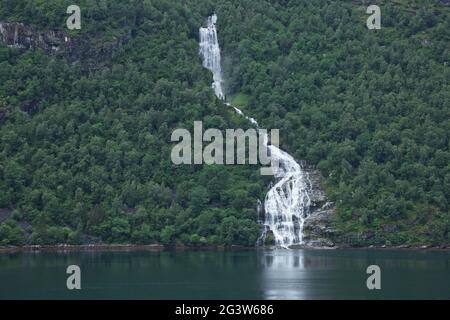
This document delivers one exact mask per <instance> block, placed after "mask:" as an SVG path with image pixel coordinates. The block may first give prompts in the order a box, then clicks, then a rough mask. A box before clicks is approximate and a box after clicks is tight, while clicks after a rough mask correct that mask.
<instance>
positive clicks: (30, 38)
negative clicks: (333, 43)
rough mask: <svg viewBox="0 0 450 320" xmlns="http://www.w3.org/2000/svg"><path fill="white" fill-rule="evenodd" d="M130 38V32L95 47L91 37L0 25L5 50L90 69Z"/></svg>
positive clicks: (18, 24) (10, 23) (14, 25)
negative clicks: (58, 58) (29, 51)
mask: <svg viewBox="0 0 450 320" xmlns="http://www.w3.org/2000/svg"><path fill="white" fill-rule="evenodd" d="M130 38H131V31H130V32H126V33H125V34H124V35H122V36H120V37H115V38H112V39H111V40H109V41H101V44H96V39H95V38H92V37H86V36H83V37H82V36H75V37H72V36H70V35H68V34H67V33H65V32H64V31H59V30H50V31H40V30H37V29H35V28H34V27H32V26H27V25H24V24H23V23H17V22H0V42H3V43H4V44H6V45H7V46H9V47H13V48H17V49H33V50H37V49H39V50H43V51H45V52H46V53H47V54H61V55H62V56H64V57H65V58H67V59H68V60H69V61H72V62H73V61H80V62H81V63H82V64H83V65H84V66H87V67H89V68H92V67H95V66H96V65H97V64H98V63H99V62H102V61H105V60H107V59H110V58H112V57H113V56H114V54H115V53H116V52H117V50H118V48H119V47H120V46H121V45H123V44H125V43H126V42H128V40H129V39H130Z"/></svg>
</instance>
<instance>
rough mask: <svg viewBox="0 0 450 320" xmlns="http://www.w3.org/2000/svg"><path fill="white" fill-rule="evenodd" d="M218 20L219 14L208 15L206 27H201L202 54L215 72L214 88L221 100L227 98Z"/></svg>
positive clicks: (213, 72)
mask: <svg viewBox="0 0 450 320" xmlns="http://www.w3.org/2000/svg"><path fill="white" fill-rule="evenodd" d="M216 22H217V15H215V14H214V15H212V16H210V17H208V21H207V26H206V28H203V27H202V28H200V54H201V55H202V58H203V59H202V60H203V66H204V67H205V68H206V69H208V70H210V71H211V72H212V74H213V80H214V82H213V84H212V88H213V89H214V92H215V94H216V96H217V97H218V98H219V99H220V100H225V95H224V94H223V89H222V81H223V77H222V67H221V57H220V47H219V41H218V40H217V29H216Z"/></svg>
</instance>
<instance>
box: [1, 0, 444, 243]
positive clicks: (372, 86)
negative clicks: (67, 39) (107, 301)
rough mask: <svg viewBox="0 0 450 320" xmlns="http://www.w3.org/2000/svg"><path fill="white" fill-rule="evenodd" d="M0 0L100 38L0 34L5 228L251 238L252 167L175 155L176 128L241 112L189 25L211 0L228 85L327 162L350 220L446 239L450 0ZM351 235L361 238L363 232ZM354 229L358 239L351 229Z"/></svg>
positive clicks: (415, 237) (23, 238)
mask: <svg viewBox="0 0 450 320" xmlns="http://www.w3.org/2000/svg"><path fill="white" fill-rule="evenodd" d="M76 2H77V4H78V5H79V6H80V8H81V9H82V29H81V30H73V31H68V30H66V28H65V22H66V19H67V14H66V8H67V6H68V5H70V4H73V1H62V0H59V1H58V0H39V1H37V0H0V21H19V22H23V23H25V24H27V25H32V26H34V27H36V28H38V29H39V30H54V29H57V30H65V32H67V33H68V34H70V35H71V36H72V37H79V38H85V39H88V40H89V41H90V43H91V45H92V46H95V45H98V44H99V43H102V42H105V41H109V40H110V39H111V38H114V37H120V36H121V35H123V34H127V33H129V34H131V38H130V39H129V41H127V42H126V43H125V44H123V46H121V47H120V49H119V50H117V52H116V54H115V55H114V57H113V58H111V59H108V60H104V61H99V62H98V64H97V65H96V66H95V68H91V67H90V68H86V67H85V66H84V64H83V61H75V62H74V61H70V59H67V57H65V56H64V54H58V55H48V54H45V53H44V52H41V51H39V50H35V51H31V50H30V51H26V50H18V49H16V48H10V47H7V46H5V45H2V44H0V146H1V148H0V191H1V192H0V219H1V220H0V222H2V223H1V225H0V244H3V245H10V244H12V245H20V244H26V243H33V244H57V243H73V244H78V243H86V242H96V241H103V242H112V243H129V242H132V243H142V244H148V243H164V244H176V243H183V244H189V245H206V244H213V245H214V244H226V245H231V244H239V245H254V244H255V242H256V239H257V237H258V236H259V234H260V227H259V225H258V224H257V218H258V217H257V213H256V203H257V200H258V199H263V197H264V194H265V192H266V191H267V187H268V185H269V183H270V178H267V177H266V178H264V177H262V176H260V174H259V170H258V168H257V167H256V166H207V165H204V166H202V165H196V166H175V165H173V164H172V163H171V161H170V151H171V147H172V146H173V144H171V143H170V135H171V133H172V131H173V129H175V128H180V127H182V128H192V126H193V121H194V120H203V122H204V126H205V127H215V128H221V129H225V128H237V127H241V128H242V127H245V126H248V123H246V121H245V120H244V119H242V118H240V117H238V116H237V115H235V114H234V112H233V111H232V110H230V108H227V107H226V106H224V105H223V103H221V102H220V101H218V100H217V99H216V98H215V96H214V93H213V91H212V90H211V82H212V79H211V78H212V76H211V74H210V73H209V72H208V71H207V70H205V69H204V68H203V67H202V65H201V61H200V58H199V55H198V28H199V27H200V26H201V25H203V24H204V22H205V17H207V16H208V15H210V14H211V13H213V12H216V13H217V14H218V16H219V21H218V29H219V41H220V42H221V47H222V49H223V60H224V61H223V62H224V69H225V78H226V84H225V85H226V87H227V94H228V97H229V98H230V99H231V100H232V101H233V103H235V104H237V105H239V106H240V107H242V109H243V110H244V111H246V112H247V113H249V114H251V115H252V116H255V118H257V119H258V120H259V121H260V123H261V124H262V126H263V127H266V128H279V129H280V133H281V143H282V146H283V148H285V149H286V150H289V152H290V153H291V154H293V155H294V156H295V158H297V159H306V160H307V161H308V162H309V163H310V164H312V165H315V166H317V168H318V169H320V170H321V172H322V173H323V175H324V176H325V182H326V189H327V193H328V195H329V197H330V198H331V200H332V201H334V202H335V203H336V205H337V214H336V221H335V224H336V228H338V229H339V230H340V231H341V232H342V234H344V235H345V234H349V233H352V232H366V233H371V234H373V235H374V236H372V237H370V238H369V239H368V240H364V241H363V240H354V239H349V241H350V240H351V241H353V242H352V243H353V244H355V245H367V244H403V243H411V244H438V243H443V242H450V233H449V232H450V212H449V195H450V152H449V143H450V142H449V132H450V121H449V120H450V71H449V65H448V64H449V63H450V61H449V60H450V8H449V7H448V6H446V5H445V4H444V1H425V0H422V1H406V0H402V1H400V0H399V1H377V3H378V4H379V5H380V6H381V8H382V28H381V30H368V29H367V28H366V19H367V17H368V15H367V14H366V13H365V9H366V7H367V5H368V4H367V2H366V1H359V2H358V1H327V0H316V1H307V0H297V1H288V0H279V1H269V0H261V1H251V0H226V1H212V0H199V1H176V0H133V1H119V0H116V1H88V0H78V1H76ZM355 241H356V242H355ZM358 241H360V242H358Z"/></svg>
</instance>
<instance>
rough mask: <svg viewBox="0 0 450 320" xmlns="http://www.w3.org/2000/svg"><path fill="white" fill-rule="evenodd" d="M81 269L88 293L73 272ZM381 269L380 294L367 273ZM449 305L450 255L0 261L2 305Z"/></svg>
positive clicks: (20, 257)
mask: <svg viewBox="0 0 450 320" xmlns="http://www.w3.org/2000/svg"><path fill="white" fill-rule="evenodd" d="M73 264H75V265H79V266H80V268H81V286H82V289H81V290H73V291H69V290H68V289H66V279H67V277H68V275H67V274H66V268H67V266H69V265H73ZM374 264H375V265H378V266H380V268H381V290H375V291H369V290H368V289H367V287H366V279H367V277H368V275H367V274H366V268H367V267H368V266H369V265H374ZM10 298H13V299H30V298H32V299H35V298H37V299H48V298H56V299H83V298H87V299H133V298H134V299H136V298H138V299H450V253H449V252H432V251H389V250H289V251H287V250H277V251H231V252H198V251H197V252H195V251H193V252H116V253H111V252H109V253H108V252H103V253H99V252H95V253H64V254H63V253H20V254H0V299H10Z"/></svg>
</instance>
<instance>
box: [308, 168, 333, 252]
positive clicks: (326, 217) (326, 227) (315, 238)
mask: <svg viewBox="0 0 450 320" xmlns="http://www.w3.org/2000/svg"><path fill="white" fill-rule="evenodd" d="M306 171H307V174H308V177H309V181H310V183H311V185H310V188H311V189H310V199H311V207H310V208H309V210H310V212H309V215H308V217H307V218H306V220H305V223H304V226H303V240H304V241H305V245H306V246H308V247H334V246H335V243H334V238H335V235H336V233H337V231H336V230H335V229H334V228H333V219H334V214H335V206H334V204H333V203H332V202H329V201H328V199H327V197H326V194H325V191H324V188H323V185H322V180H323V177H322V175H321V173H320V172H319V171H318V170H316V169H314V168H308V167H307V168H306Z"/></svg>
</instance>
